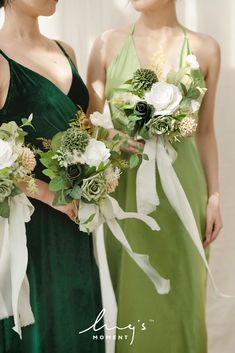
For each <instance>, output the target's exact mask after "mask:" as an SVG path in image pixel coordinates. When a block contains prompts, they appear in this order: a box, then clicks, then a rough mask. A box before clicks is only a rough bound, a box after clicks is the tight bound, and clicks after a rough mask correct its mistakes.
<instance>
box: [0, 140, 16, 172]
mask: <svg viewBox="0 0 235 353" xmlns="http://www.w3.org/2000/svg"><path fill="white" fill-rule="evenodd" d="M16 159H17V154H16V153H14V152H13V149H12V146H11V144H10V143H9V142H7V141H4V140H1V139H0V169H4V168H9V167H11V166H12V164H13V163H14V162H15V161H16Z"/></svg>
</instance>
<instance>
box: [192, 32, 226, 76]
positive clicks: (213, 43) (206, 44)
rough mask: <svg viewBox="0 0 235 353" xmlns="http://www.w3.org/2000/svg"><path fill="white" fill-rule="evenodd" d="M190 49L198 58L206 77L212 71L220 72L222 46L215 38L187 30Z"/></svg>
mask: <svg viewBox="0 0 235 353" xmlns="http://www.w3.org/2000/svg"><path fill="white" fill-rule="evenodd" d="M187 34H188V38H189V43H190V47H191V49H192V51H193V53H194V54H195V55H196V56H197V58H198V60H199V62H200V66H201V68H202V71H203V72H204V76H205V77H207V75H208V73H209V71H210V70H213V71H214V72H219V67H220V45H219V43H218V42H217V40H216V39H215V38H213V37H212V36H210V35H208V34H204V33H199V32H194V31H191V30H189V29H187Z"/></svg>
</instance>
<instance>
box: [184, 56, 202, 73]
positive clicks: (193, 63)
mask: <svg viewBox="0 0 235 353" xmlns="http://www.w3.org/2000/svg"><path fill="white" fill-rule="evenodd" d="M186 64H188V65H189V66H190V68H191V69H192V70H198V69H199V67H200V66H199V63H198V61H197V58H196V56H195V55H193V54H189V55H188V56H187V57H186Z"/></svg>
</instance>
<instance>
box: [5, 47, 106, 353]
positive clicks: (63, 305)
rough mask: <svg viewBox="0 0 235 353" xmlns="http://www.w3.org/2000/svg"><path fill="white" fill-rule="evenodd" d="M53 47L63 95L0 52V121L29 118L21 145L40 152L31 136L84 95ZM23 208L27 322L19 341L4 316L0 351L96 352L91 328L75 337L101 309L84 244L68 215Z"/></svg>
mask: <svg viewBox="0 0 235 353" xmlns="http://www.w3.org/2000/svg"><path fill="white" fill-rule="evenodd" d="M57 44H58V45H59V43H57ZM59 46H60V45H59ZM60 49H61V50H62V51H63V53H64V54H65V55H66V56H67V58H68V62H69V64H70V66H71V70H72V73H73V80H72V85H71V88H70V91H69V93H68V95H65V94H64V93H63V92H62V91H61V90H60V89H59V88H58V87H56V86H55V85H54V84H53V83H52V82H51V81H49V80H48V79H47V78H45V77H43V76H42V75H40V74H38V73H36V72H34V71H32V70H30V69H28V68H27V67H24V66H22V65H20V64H19V63H17V62H16V61H14V60H11V59H10V58H9V57H8V56H7V55H5V54H4V53H3V52H2V51H0V54H1V55H3V56H4V57H5V58H6V59H7V60H8V62H9V67H10V74H11V80H10V87H9V92H8V96H7V99H6V103H5V105H4V107H3V108H2V109H1V110H0V122H1V123H2V122H8V121H11V120H14V121H16V122H17V123H18V124H20V123H21V119H22V118H26V117H28V116H29V115H30V114H31V113H33V115H34V116H33V125H34V127H35V131H34V130H32V129H30V128H29V129H28V132H29V135H28V136H27V142H30V143H33V144H34V145H35V146H39V144H40V147H41V143H40V142H39V141H38V140H37V138H38V137H45V138H47V139H50V138H51V137H52V136H53V135H54V134H55V133H57V132H58V131H63V130H65V129H66V128H67V127H68V122H69V121H70V120H71V119H73V118H74V116H75V113H76V111H77V105H80V106H81V107H82V108H83V110H84V111H86V109H87V106H88V100H89V97H88V92H87V89H86V87H85V85H84V83H83V81H82V79H81V77H80V76H79V74H78V72H77V69H76V67H75V66H74V64H73V62H72V61H71V60H70V58H69V56H68V55H67V54H66V52H65V51H64V50H63V48H62V47H61V46H60ZM42 169H43V168H42V167H41V166H40V163H38V166H37V169H36V177H37V178H38V179H41V180H44V181H46V182H48V179H47V177H46V176H45V175H43V174H42ZM31 202H32V203H33V205H34V207H35V212H34V214H33V216H32V220H31V222H30V223H28V224H27V243H28V252H29V261H28V270H27V275H28V279H29V283H30V289H31V292H30V296H31V305H32V310H33V313H34V316H35V324H34V325H30V326H27V327H25V328H23V330H22V335H23V339H22V341H21V340H20V339H19V337H18V335H17V334H16V333H15V332H14V331H13V330H12V327H13V320H12V318H9V319H5V320H3V321H1V322H0V353H68V352H69V353H103V352H104V343H103V341H99V340H97V339H93V333H94V332H93V331H92V330H90V331H88V332H87V333H84V334H79V332H80V331H82V330H85V329H86V328H88V327H90V326H91V325H92V324H93V323H94V322H95V319H96V317H97V315H98V314H99V312H100V311H101V309H102V303H101V295H100V283H99V273H98V268H97V266H96V262H95V259H94V256H93V243H92V238H91V237H90V236H89V235H88V234H86V233H82V232H80V231H79V227H78V226H77V225H76V224H75V223H73V222H72V221H71V220H70V219H69V218H68V216H66V215H64V214H62V213H60V212H58V211H56V210H54V209H52V208H51V207H49V206H47V205H45V204H44V203H42V202H40V201H36V200H33V199H31ZM96 334H97V333H96ZM99 334H102V331H99Z"/></svg>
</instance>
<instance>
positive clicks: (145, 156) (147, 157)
mask: <svg viewBox="0 0 235 353" xmlns="http://www.w3.org/2000/svg"><path fill="white" fill-rule="evenodd" d="M142 158H143V159H144V160H145V161H149V156H148V155H147V154H146V153H143V155H142Z"/></svg>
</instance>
